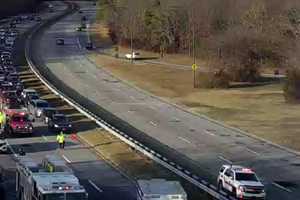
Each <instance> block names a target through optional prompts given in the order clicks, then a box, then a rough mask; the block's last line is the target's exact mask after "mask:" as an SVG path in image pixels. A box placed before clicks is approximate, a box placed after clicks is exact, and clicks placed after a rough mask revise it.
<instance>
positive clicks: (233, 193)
mask: <svg viewBox="0 0 300 200" xmlns="http://www.w3.org/2000/svg"><path fill="white" fill-rule="evenodd" d="M232 196H234V197H235V198H237V196H236V188H232Z"/></svg>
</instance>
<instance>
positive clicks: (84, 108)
mask: <svg viewBox="0 0 300 200" xmlns="http://www.w3.org/2000/svg"><path fill="white" fill-rule="evenodd" d="M75 10H76V5H75V4H69V8H68V9H67V11H66V12H65V13H63V14H61V15H59V16H56V17H54V18H52V19H50V20H48V21H46V22H45V23H43V24H40V25H38V26H37V27H35V28H34V29H33V31H32V32H31V34H30V35H29V37H28V40H27V42H26V47H25V57H26V60H27V62H28V64H29V67H30V68H31V70H32V71H33V72H34V74H35V75H36V76H37V77H38V78H39V79H40V80H41V82H42V83H43V84H45V85H46V86H47V87H48V88H49V89H50V90H51V91H52V92H53V93H54V94H56V95H58V96H59V97H60V98H61V99H63V100H64V101H66V102H67V103H68V104H69V105H71V106H73V107H74V108H76V109H77V110H78V111H79V112H80V113H82V114H84V115H85V116H87V117H88V118H89V119H91V120H93V121H95V122H96V123H97V124H98V125H99V126H100V127H102V128H103V129H105V130H107V131H108V132H110V133H111V134H113V135H115V136H116V137H118V138H119V139H120V140H122V141H123V142H125V143H127V144H128V145H130V146H131V147H133V148H134V149H136V150H137V151H139V152H141V153H143V154H144V155H146V156H147V157H149V158H150V159H152V160H154V161H156V162H157V163H159V164H161V165H163V166H164V167H165V168H167V169H169V170H171V171H172V172H174V173H176V174H177V175H179V176H181V177H182V178H184V179H186V180H187V181H189V182H191V183H192V184H194V185H196V186H197V187H199V188H200V189H202V190H203V191H205V192H207V193H208V194H210V195H211V196H212V197H214V198H216V199H219V200H235V198H233V197H231V196H229V195H228V194H226V193H224V192H220V191H218V189H217V188H216V187H215V186H214V185H212V184H210V183H208V182H207V181H205V180H203V179H201V178H200V177H199V176H198V175H196V174H194V173H192V172H190V171H189V170H187V169H185V168H184V167H183V166H182V165H180V164H178V163H176V162H174V161H172V159H170V158H167V157H165V156H163V155H162V154H161V153H159V152H157V151H154V150H153V149H154V148H153V147H155V145H152V147H151V145H150V146H149V145H147V146H148V147H147V146H146V145H144V144H143V143H141V142H140V141H138V140H137V139H134V138H133V137H132V136H130V135H129V134H126V133H130V131H129V130H131V131H132V130H134V131H138V130H136V129H134V128H133V127H131V126H130V125H129V124H127V123H125V122H123V121H122V120H121V119H118V118H117V117H116V116H114V115H112V114H111V113H107V112H108V111H105V110H104V109H103V108H101V107H99V105H97V104H95V103H94V102H92V101H90V100H89V99H87V98H85V97H84V96H82V95H80V94H79V93H78V92H77V91H75V90H74V89H72V88H70V87H69V86H67V85H66V84H65V83H63V82H62V81H61V80H60V79H58V78H57V77H56V76H55V75H54V74H53V73H52V72H51V71H50V70H49V69H48V68H47V67H46V66H45V65H43V64H41V63H38V61H39V59H38V58H34V55H33V54H32V53H31V52H32V46H31V45H32V44H33V39H34V36H37V35H38V34H39V33H40V32H41V31H42V30H43V29H44V28H46V27H48V26H50V25H51V24H53V23H55V22H56V21H58V20H59V19H61V18H63V17H65V16H67V15H68V14H71V13H73V12H74V11H75ZM89 108H90V109H89ZM99 113H101V114H102V116H103V115H104V114H106V115H108V117H106V120H103V119H102V118H101V117H99V116H101V114H99ZM113 122H115V123H113ZM111 124H114V126H112V125H111ZM120 127H122V128H123V131H121V130H120ZM143 137H146V136H145V135H143ZM152 141H153V140H152ZM160 145H161V144H160ZM159 147H160V148H166V147H164V146H159Z"/></svg>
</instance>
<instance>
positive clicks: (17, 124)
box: [5, 110, 33, 135]
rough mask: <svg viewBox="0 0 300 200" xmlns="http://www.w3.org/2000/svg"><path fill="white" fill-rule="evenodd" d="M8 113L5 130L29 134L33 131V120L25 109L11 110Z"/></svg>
mask: <svg viewBox="0 0 300 200" xmlns="http://www.w3.org/2000/svg"><path fill="white" fill-rule="evenodd" d="M6 114H7V123H6V126H5V132H7V133H8V134H28V135H31V134H32V132H33V125H32V122H31V121H32V120H30V117H29V115H28V113H27V112H25V111H24V110H10V112H9V113H6Z"/></svg>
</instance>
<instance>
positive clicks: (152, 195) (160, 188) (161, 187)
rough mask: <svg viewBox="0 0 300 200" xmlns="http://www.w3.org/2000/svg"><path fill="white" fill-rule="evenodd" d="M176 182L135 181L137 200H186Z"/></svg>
mask: <svg viewBox="0 0 300 200" xmlns="http://www.w3.org/2000/svg"><path fill="white" fill-rule="evenodd" d="M187 199H188V198H187V194H186V192H185V190H184V188H183V187H182V186H181V184H180V182H178V181H169V180H165V179H150V180H137V200H187Z"/></svg>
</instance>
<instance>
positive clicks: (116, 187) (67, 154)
mask: <svg viewBox="0 0 300 200" xmlns="http://www.w3.org/2000/svg"><path fill="white" fill-rule="evenodd" d="M51 4H53V5H54V8H55V10H56V12H55V13H48V12H47V13H44V14H43V15H42V16H43V19H48V18H51V17H53V16H55V15H57V14H60V13H62V12H64V10H65V9H66V8H67V6H66V5H65V4H64V3H62V2H51ZM36 24H37V23H36V22H30V23H29V22H27V23H22V24H20V25H18V26H17V29H18V31H19V32H20V33H21V34H20V37H19V38H18V39H17V42H16V46H15V48H14V54H13V59H14V62H15V64H16V65H21V64H24V63H22V57H24V55H23V54H24V52H23V51H24V41H25V40H24V38H26V37H25V36H22V34H24V33H25V32H27V31H28V30H30V29H31V28H32V27H33V26H35V25H36ZM22 53H23V54H22ZM23 68H24V67H21V66H20V67H19V69H20V70H22V69H23ZM24 84H25V85H26V84H28V83H26V80H25V81H24ZM35 88H37V90H38V91H39V89H38V88H44V86H43V85H42V83H41V82H39V81H38V79H37V81H36V82H35ZM40 91H44V90H40ZM48 93H49V91H48ZM46 94H47V93H46ZM43 96H44V95H43V94H41V97H43ZM33 125H34V134H33V136H32V137H19V138H15V137H13V136H5V137H8V138H7V141H8V143H9V147H10V152H11V154H1V155H0V168H1V169H2V170H3V172H4V184H3V185H4V189H5V191H6V199H5V200H15V199H16V196H15V178H14V177H15V172H14V171H15V168H16V164H15V162H16V160H17V158H18V156H19V155H18V151H19V149H20V148H22V149H23V150H24V151H25V152H26V154H27V156H30V157H32V158H33V159H34V160H36V161H37V162H40V161H41V159H43V158H44V157H45V155H49V154H57V155H59V156H60V157H61V158H63V159H64V160H65V161H66V162H67V163H68V165H69V166H70V167H71V168H72V169H73V170H74V172H75V175H76V176H77V177H78V178H79V179H80V182H81V183H82V184H83V186H84V187H85V188H86V189H87V191H88V193H89V200H98V199H105V200H111V199H125V200H135V199H136V188H135V185H134V183H133V182H132V181H131V180H129V179H128V178H127V177H124V176H123V174H122V173H121V172H119V171H118V170H116V169H115V168H113V167H112V166H111V165H109V164H107V163H106V162H105V161H104V160H102V159H101V158H99V156H97V155H96V154H95V153H94V152H93V151H91V150H90V149H89V148H88V147H86V146H85V145H83V144H81V143H80V142H79V141H77V140H72V139H70V138H67V142H66V148H65V150H58V145H57V143H56V136H55V134H54V133H53V132H49V130H48V128H47V126H46V125H45V124H44V123H43V122H41V121H40V120H35V122H34V124H33ZM74 125H75V126H76V124H74ZM75 131H76V130H75ZM2 136H3V135H2Z"/></svg>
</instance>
